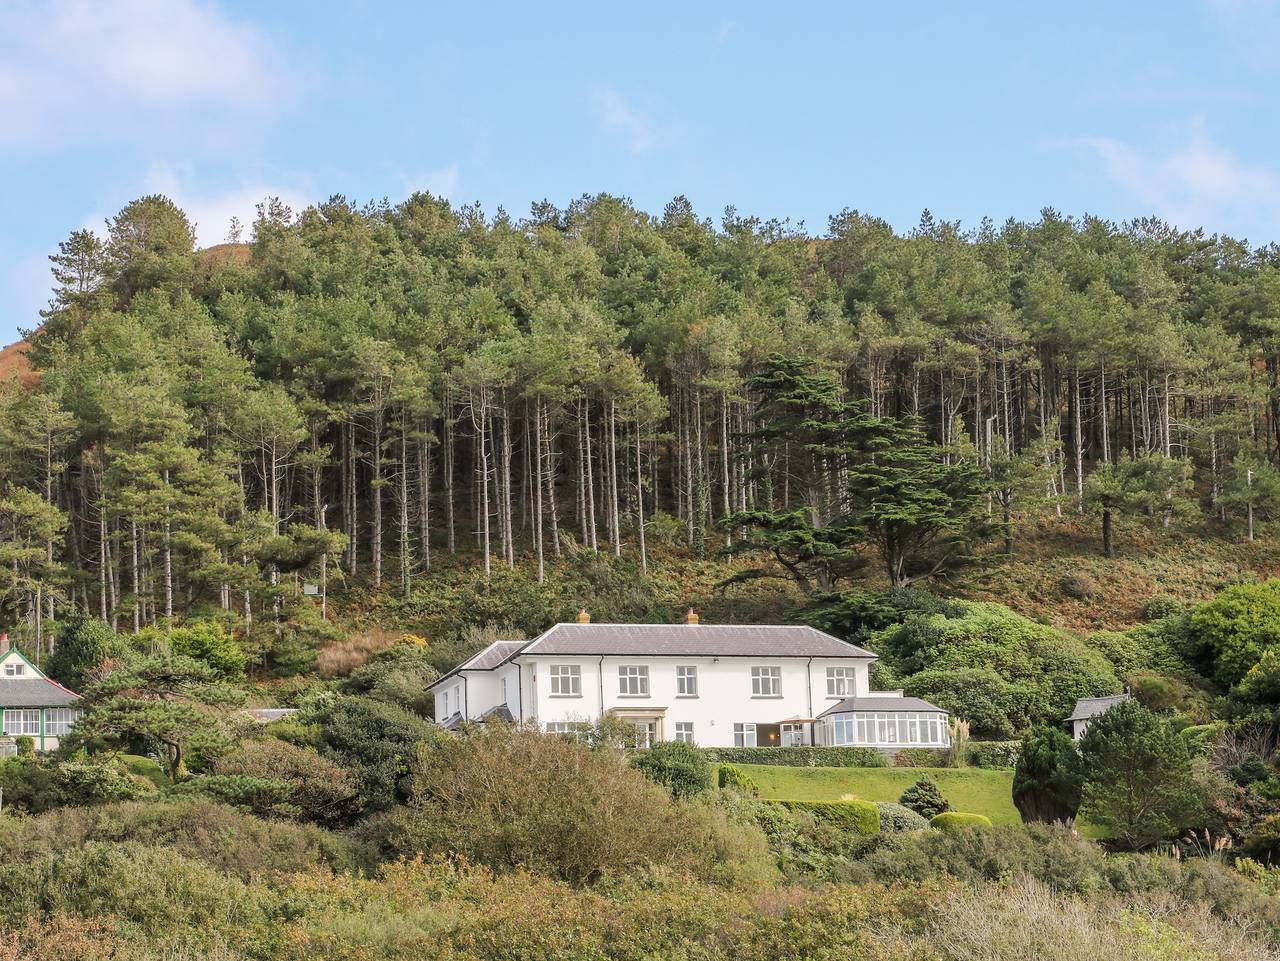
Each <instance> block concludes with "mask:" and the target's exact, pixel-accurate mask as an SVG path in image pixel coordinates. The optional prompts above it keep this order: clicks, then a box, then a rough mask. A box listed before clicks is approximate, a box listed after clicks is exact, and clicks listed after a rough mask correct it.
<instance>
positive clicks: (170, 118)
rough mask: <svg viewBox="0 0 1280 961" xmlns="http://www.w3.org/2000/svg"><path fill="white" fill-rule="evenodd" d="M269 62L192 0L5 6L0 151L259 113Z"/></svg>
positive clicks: (0, 39) (242, 29)
mask: <svg viewBox="0 0 1280 961" xmlns="http://www.w3.org/2000/svg"><path fill="white" fill-rule="evenodd" d="M272 59H273V58H272V50H271V45H270V44H268V43H267V41H266V39H265V38H264V37H263V36H262V35H261V34H260V33H259V32H258V31H257V30H256V29H255V28H254V27H252V26H251V25H249V24H248V23H245V22H243V21H240V20H236V19H234V18H232V17H230V16H228V15H226V14H224V13H223V12H221V11H220V10H218V9H217V7H216V6H214V5H213V4H211V3H209V2H202V0H113V2H111V3H100V2H95V0H53V2H50V3H37V2H35V0H5V2H3V3H0V117H3V118H4V123H3V125H0V144H11V145H15V144H49V143H65V142H68V141H75V140H80V139H85V138H91V137H92V138H101V137H102V136H104V135H106V136H113V137H126V138H127V137H141V136H145V135H146V134H147V133H148V132H150V131H152V130H153V129H154V128H155V126H156V125H157V124H158V123H163V124H172V123H182V122H183V121H187V122H194V123H207V122H209V119H210V116H209V115H210V114H211V113H212V114H214V115H217V114H219V113H224V114H230V115H235V116H240V115H244V114H246V113H258V112H260V111H262V110H264V109H266V108H269V107H270V106H271V105H273V104H274V103H275V102H276V101H277V99H278V97H279V93H280V91H281V89H282V87H283V86H284V78H283V77H282V76H281V74H280V71H279V70H278V69H277V68H276V66H275V65H274V64H273V62H272ZM197 110H198V111H200V112H199V114H197V115H192V112H193V111H197Z"/></svg>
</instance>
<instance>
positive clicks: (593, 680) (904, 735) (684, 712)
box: [428, 611, 950, 752]
mask: <svg viewBox="0 0 1280 961" xmlns="http://www.w3.org/2000/svg"><path fill="white" fill-rule="evenodd" d="M875 660H876V655H874V654H872V653H871V652H870V651H866V650H864V649H862V648H860V647H857V646H855V645H853V644H849V643H847V642H845V641H842V640H840V639H839V638H837V637H832V636H831V635H830V634H825V633H823V632H822V631H819V630H815V629H814V628H812V627H800V626H779V625H770V626H756V625H752V626H738V625H728V624H725V625H707V624H700V623H699V622H698V618H697V615H695V614H694V613H693V612H692V611H690V612H689V616H688V618H687V620H686V623H684V624H592V623H591V622H590V618H589V617H588V616H587V613H586V611H582V612H580V613H579V615H578V622H577V623H576V624H557V625H555V626H554V627H552V628H550V629H549V630H548V631H546V632H545V633H544V634H542V635H541V636H539V637H537V638H535V639H534V640H532V641H496V642H495V643H493V644H490V645H489V646H488V647H486V648H485V649H484V650H483V651H481V652H480V653H479V654H477V655H475V656H474V657H472V658H471V659H470V660H467V661H465V662H463V663H462V664H460V665H459V666H458V667H456V668H454V669H453V670H451V671H450V672H449V673H447V674H445V675H444V676H443V677H441V678H439V679H438V680H437V681H435V682H433V683H432V684H431V685H430V686H429V687H428V690H429V691H431V692H432V694H433V696H434V698H435V716H436V718H437V719H438V721H439V722H440V723H441V724H442V725H443V726H444V727H446V728H455V727H457V726H458V725H459V724H462V723H463V722H464V721H471V722H484V721H486V720H490V719H493V718H502V719H504V720H512V721H516V722H521V723H523V722H536V723H537V724H539V725H540V726H541V727H542V728H543V729H544V730H546V731H549V732H558V733H567V732H570V731H573V730H574V729H575V728H578V727H580V726H582V725H584V724H590V723H592V722H594V721H596V720H598V719H599V718H601V717H603V716H609V717H616V718H620V719H622V720H626V721H630V722H631V723H633V724H635V725H637V726H638V727H640V728H641V730H642V731H643V732H644V741H645V742H646V743H647V744H652V743H654V742H656V741H687V742H689V743H692V744H698V745H702V746H704V747H777V746H784V747H785V746H799V745H857V746H866V747H874V748H878V749H880V750H883V751H887V752H893V751H897V750H900V749H901V748H907V747H946V746H947V745H948V744H949V743H950V733H949V718H948V715H947V712H946V711H944V710H942V709H941V708H939V707H936V706H935V705H933V704H930V703H929V702H927V701H922V700H920V699H918V698H911V697H903V696H902V692H901V691H872V690H871V689H870V684H869V671H870V667H871V664H872V663H873V662H874V661H875Z"/></svg>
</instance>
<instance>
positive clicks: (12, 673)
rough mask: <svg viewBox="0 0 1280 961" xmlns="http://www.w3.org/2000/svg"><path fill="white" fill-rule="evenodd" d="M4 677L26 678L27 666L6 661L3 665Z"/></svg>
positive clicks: (17, 662) (18, 662) (19, 662)
mask: <svg viewBox="0 0 1280 961" xmlns="http://www.w3.org/2000/svg"><path fill="white" fill-rule="evenodd" d="M4 676H5V677H26V676H27V665H25V664H23V663H22V662H21V661H7V662H6V663H5V665H4Z"/></svg>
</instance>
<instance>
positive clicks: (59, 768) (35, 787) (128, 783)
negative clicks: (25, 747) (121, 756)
mask: <svg viewBox="0 0 1280 961" xmlns="http://www.w3.org/2000/svg"><path fill="white" fill-rule="evenodd" d="M154 790H155V787H154V786H153V785H152V784H151V783H150V782H148V781H146V780H145V779H143V778H139V777H135V776H134V775H132V774H130V773H129V771H127V770H126V769H125V768H124V767H123V766H122V765H121V764H119V763H117V762H115V761H113V760H111V759H109V758H91V759H86V760H76V761H71V760H61V759H54V760H50V759H48V758H43V759H41V758H36V757H29V756H28V757H22V756H20V757H15V758H7V759H5V760H2V761H0V791H3V792H4V804H5V806H6V807H8V808H16V809H18V810H22V811H27V812H29V813H37V814H38V813H40V812H42V811H48V810H51V809H53V808H56V807H60V806H63V805H81V804H101V803H105V802H108V801H129V800H136V799H138V798H141V797H145V796H146V795H147V794H150V793H152V792H154Z"/></svg>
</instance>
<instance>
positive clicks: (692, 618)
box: [684, 607, 698, 624]
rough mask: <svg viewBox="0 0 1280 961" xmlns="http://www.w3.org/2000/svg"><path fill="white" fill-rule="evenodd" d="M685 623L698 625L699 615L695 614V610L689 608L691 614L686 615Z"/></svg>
mask: <svg viewBox="0 0 1280 961" xmlns="http://www.w3.org/2000/svg"><path fill="white" fill-rule="evenodd" d="M684 622H685V623H686V624H697V623H698V615H697V614H696V613H695V612H694V610H693V608H692V607H691V608H689V613H688V614H686V615H685V616H684Z"/></svg>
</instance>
